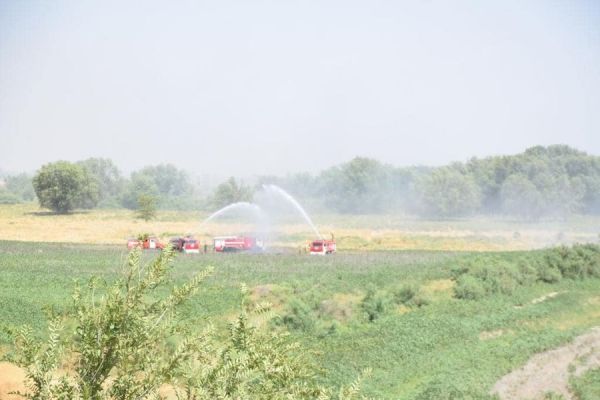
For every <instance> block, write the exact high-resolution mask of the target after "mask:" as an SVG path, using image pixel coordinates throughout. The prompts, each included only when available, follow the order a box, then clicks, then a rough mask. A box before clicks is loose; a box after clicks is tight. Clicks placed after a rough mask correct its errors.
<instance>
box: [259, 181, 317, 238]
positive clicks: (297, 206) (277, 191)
mask: <svg viewBox="0 0 600 400" xmlns="http://www.w3.org/2000/svg"><path fill="white" fill-rule="evenodd" d="M263 190H265V191H266V192H268V193H275V194H276V195H277V196H279V197H280V198H283V199H285V200H286V201H287V202H288V203H290V204H291V205H292V206H293V207H294V208H295V209H296V210H297V211H298V212H299V213H300V215H301V216H302V218H304V221H306V223H307V224H308V225H310V227H311V228H312V230H313V231H314V232H315V234H316V235H317V237H318V238H319V239H323V236H321V233H320V232H319V230H318V229H317V227H316V226H315V224H313V222H312V220H311V219H310V217H309V216H308V213H307V212H306V211H305V210H304V208H302V206H301V205H300V203H298V201H297V200H296V199H295V198H294V197H293V196H292V195H291V194H289V193H288V192H286V191H285V190H283V189H282V188H280V187H279V186H277V185H263Z"/></svg>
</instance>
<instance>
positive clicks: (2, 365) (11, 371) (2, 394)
mask: <svg viewBox="0 0 600 400" xmlns="http://www.w3.org/2000/svg"><path fill="white" fill-rule="evenodd" d="M24 380H25V373H24V372H23V370H22V369H20V368H17V367H16V366H14V365H12V364H9V363H6V362H0V400H13V399H21V398H22V397H19V396H16V395H9V393H10V392H14V391H17V390H20V391H23V390H25V387H24V386H23V381H24Z"/></svg>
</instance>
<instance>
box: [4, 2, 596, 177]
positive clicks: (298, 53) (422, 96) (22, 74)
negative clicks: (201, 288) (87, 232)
mask: <svg viewBox="0 0 600 400" xmlns="http://www.w3.org/2000/svg"><path fill="white" fill-rule="evenodd" d="M598 65H600V3H598V2H594V1H572V2H555V1H531V2H521V1H503V2H469V1H458V2H442V1H421V2H386V1H377V2H355V1H343V2H342V1H327V2H306V1H298V2H295V1H291V2H275V1H257V2H246V1H239V2H236V1H219V2H196V1H180V2H172V3H171V2H153V1H148V2H116V1H102V2H70V1H56V2H46V1H27V2H23V1H3V2H1V3H0V140H1V143H0V169H4V170H9V171H21V170H27V171H33V170H35V169H37V168H39V166H40V165H41V164H43V163H45V162H50V161H55V160H57V159H66V160H70V161H75V160H80V159H84V158H87V157H108V158H111V159H113V160H114V161H115V162H116V164H118V165H119V166H120V167H121V168H123V169H124V170H125V171H131V170H135V169H137V168H140V167H142V166H144V165H149V164H157V163H164V162H171V163H175V164H176V165H177V166H179V167H181V168H184V169H186V170H190V171H193V172H195V173H197V174H203V173H208V174H215V175H219V176H228V175H236V176H248V175H252V174H285V173H287V172H296V171H310V172H317V171H320V170H322V169H323V168H326V167H329V166H331V165H335V164H338V163H340V162H344V161H347V160H349V159H351V158H353V157H354V156H356V155H361V156H366V157H373V158H376V159H379V160H381V161H382V162H386V163H391V164H394V165H412V164H426V165H441V164H445V163H447V162H449V161H452V160H466V159H468V158H469V157H471V156H474V155H477V156H486V155H493V154H505V153H507V154H510V153H517V152H520V151H523V150H524V149H525V148H526V147H529V146H533V145H548V144H552V143H564V144H567V145H570V146H573V147H576V148H579V149H581V150H583V151H587V152H590V153H592V154H599V153H600V113H598V112H597V111H598V110H600V73H599V69H598Z"/></svg>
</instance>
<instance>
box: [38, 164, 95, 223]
mask: <svg viewBox="0 0 600 400" xmlns="http://www.w3.org/2000/svg"><path fill="white" fill-rule="evenodd" d="M33 187H34V189H35V194H36V195H37V198H38V200H39V202H40V205H41V206H42V207H44V208H48V209H50V210H52V211H54V212H57V213H60V214H64V213H68V212H69V211H71V210H73V209H75V208H93V207H95V206H96V204H98V187H97V186H96V184H95V182H94V180H93V179H92V178H90V176H89V174H88V172H87V171H86V169H85V168H83V167H81V166H80V165H77V164H73V163H70V162H68V161H57V162H54V163H49V164H46V165H44V166H43V167H42V168H41V169H40V170H39V171H38V172H37V174H36V175H35V176H34V178H33Z"/></svg>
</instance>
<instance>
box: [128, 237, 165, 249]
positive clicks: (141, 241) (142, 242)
mask: <svg viewBox="0 0 600 400" xmlns="http://www.w3.org/2000/svg"><path fill="white" fill-rule="evenodd" d="M135 247H140V248H142V249H144V250H154V249H157V250H162V249H163V248H164V247H165V245H164V244H162V243H161V242H160V241H159V240H158V238H156V237H154V236H142V237H140V238H138V239H133V238H130V239H127V248H128V249H129V250H131V249H133V248H135Z"/></svg>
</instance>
